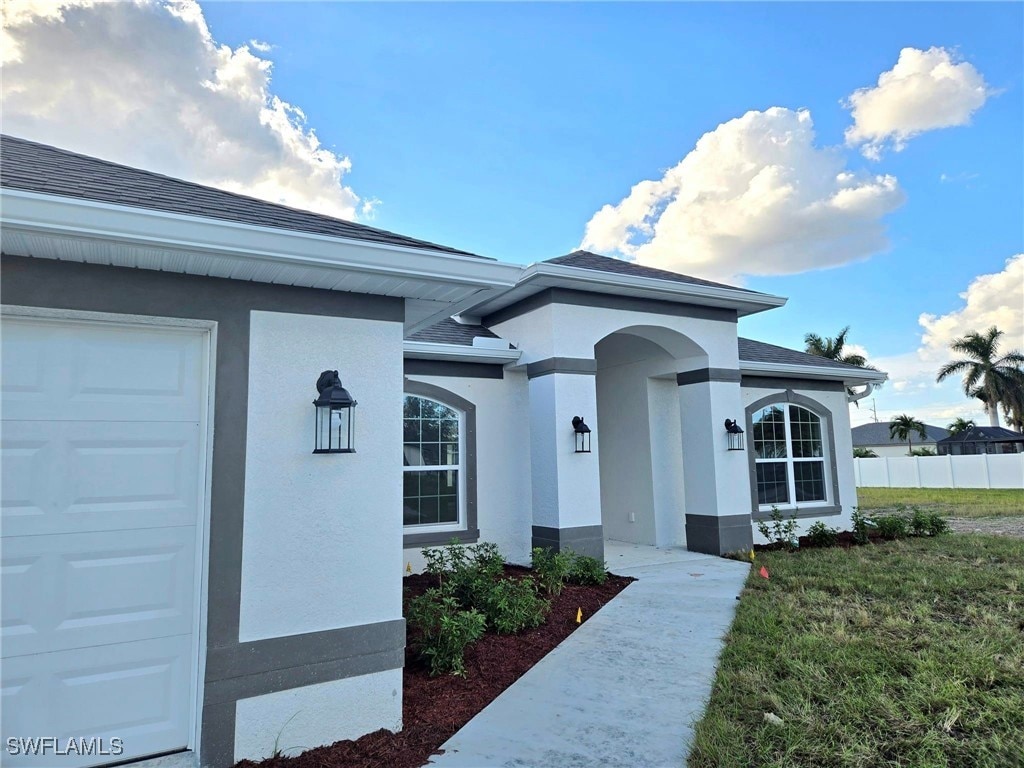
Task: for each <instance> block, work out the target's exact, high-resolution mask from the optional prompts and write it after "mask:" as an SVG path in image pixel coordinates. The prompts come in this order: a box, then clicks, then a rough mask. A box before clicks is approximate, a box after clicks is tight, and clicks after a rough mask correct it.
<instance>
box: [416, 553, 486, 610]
mask: <svg viewBox="0 0 1024 768" xmlns="http://www.w3.org/2000/svg"><path fill="white" fill-rule="evenodd" d="M422 552H423V557H424V559H425V560H426V561H427V563H426V572H427V573H430V574H433V575H435V576H437V577H438V579H439V580H440V584H441V586H442V588H444V589H445V590H446V594H448V595H451V596H452V597H454V598H455V599H456V600H457V601H458V602H459V605H460V606H461V607H462V608H464V609H466V610H468V609H470V608H476V609H477V610H480V611H484V610H486V605H487V601H488V597H489V595H490V593H491V589H492V588H493V587H494V584H495V583H497V581H498V579H500V578H501V577H502V576H503V575H504V572H505V559H504V558H503V557H502V556H501V551H500V550H499V549H498V547H497V545H495V544H491V543H489V542H483V543H480V544H474V545H471V546H463V545H461V544H459V542H458V540H457V539H452V541H451V543H450V544H446V545H445V546H443V547H438V548H436V549H424V550H422Z"/></svg>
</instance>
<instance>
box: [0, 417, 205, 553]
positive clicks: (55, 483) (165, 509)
mask: <svg viewBox="0 0 1024 768" xmlns="http://www.w3.org/2000/svg"><path fill="white" fill-rule="evenodd" d="M199 430H200V427H199V423H198V422H196V423H184V422H170V423H162V424H158V425H156V424H137V423H130V422H120V421H117V422H82V421H78V422H59V421H55V422H32V421H4V429H3V436H2V439H0V462H2V468H0V471H2V473H3V483H4V485H3V506H2V515H3V525H4V535H5V536H30V535H41V534H51V533H70V532H75V531H97V530H107V531H110V530H117V529H134V528H146V527H153V526H168V525H192V524H194V523H195V521H196V519H197V518H198V515H199V505H200V490H201V489H200V488H199V487H198V483H199V478H200V476H201V472H202V467H201V466H200V464H199V461H200V459H199V453H200V450H199V449H200V443H201V435H200V431H199Z"/></svg>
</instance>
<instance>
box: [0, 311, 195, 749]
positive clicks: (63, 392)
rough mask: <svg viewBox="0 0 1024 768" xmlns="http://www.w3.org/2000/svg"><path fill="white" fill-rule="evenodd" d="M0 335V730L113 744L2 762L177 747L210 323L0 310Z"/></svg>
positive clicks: (184, 712)
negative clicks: (114, 748) (170, 324)
mask: <svg viewBox="0 0 1024 768" xmlns="http://www.w3.org/2000/svg"><path fill="white" fill-rule="evenodd" d="M3 334H4V339H3V344H2V345H0V354H2V364H3V369H4V370H3V378H2V383H0V395H2V401H3V402H2V417H3V428H2V432H0V480H2V483H0V491H2V493H0V496H2V499H0V535H2V539H0V575H2V583H0V650H2V652H3V667H2V673H3V674H2V683H0V685H2V731H3V733H2V736H3V738H4V739H7V738H10V737H13V738H19V737H23V738H31V737H37V738H38V737H59V738H61V739H64V740H66V739H68V738H71V737H75V738H77V739H104V740H105V746H107V747H108V748H109V747H110V740H111V739H113V738H115V737H116V738H118V739H121V740H123V743H124V752H123V753H122V754H121V755H118V756H112V755H110V754H102V755H99V754H91V755H80V756H78V755H66V756H59V757H58V756H55V755H54V754H53V753H52V750H51V753H50V754H47V755H39V756H35V757H32V756H29V757H25V756H20V757H14V756H12V755H5V756H4V763H3V764H4V766H5V768H6V766H8V765H11V766H18V765H24V766H34V767H35V768H53V766H54V765H59V766H60V767H61V768H72V766H92V765H102V764H106V763H110V762H115V761H124V760H131V759H138V758H144V757H147V756H150V755H154V754H159V753H161V752H169V751H174V750H179V749H185V748H188V747H189V746H190V734H191V733H192V730H193V727H192V726H193V723H194V720H193V716H194V712H193V710H194V709H195V706H194V704H195V702H194V698H195V685H196V681H195V676H194V672H195V668H196V663H197V657H196V649H195V637H196V634H195V633H196V631H197V626H196V621H197V620H196V600H197V595H196V585H197V582H198V575H199V570H198V569H199V565H198V564H197V560H196V558H197V553H198V551H199V549H198V548H199V538H200V536H199V534H200V531H199V527H198V526H199V521H200V520H201V519H202V515H201V510H202V508H203V506H204V504H205V472H206V456H205V451H204V450H203V449H204V443H205V424H206V422H205V419H206V404H205V403H206V397H207V392H206V365H207V360H206V357H207V345H208V338H209V336H208V333H207V332H206V331H200V330H197V329H187V328H177V329H175V328H161V327H157V326H144V325H130V324H120V325H119V324H116V323H113V322H111V323H100V322H84V321H83V322H74V321H71V320H66V319H65V320H50V319H40V318H12V317H10V316H5V317H4V320H3Z"/></svg>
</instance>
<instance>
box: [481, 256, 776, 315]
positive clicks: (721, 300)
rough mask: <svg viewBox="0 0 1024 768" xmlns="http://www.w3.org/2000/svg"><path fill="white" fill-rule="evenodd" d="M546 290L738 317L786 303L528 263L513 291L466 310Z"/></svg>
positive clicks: (485, 310)
mask: <svg viewBox="0 0 1024 768" xmlns="http://www.w3.org/2000/svg"><path fill="white" fill-rule="evenodd" d="M546 288H568V289H574V290H583V291H594V292H597V293H608V294H613V295H620V296H634V297H642V298H649V299H655V300H658V301H668V302H673V303H679V304H684V303H685V304H698V305H703V306H712V307H721V308H728V309H735V310H736V312H737V315H738V316H739V317H745V316H746V315H751V314H755V313H757V312H764V311H765V310H768V309H775V308H777V307H781V306H783V305H785V303H786V301H787V299H786V298H785V297H783V296H773V295H771V294H766V293H757V292H753V291H745V290H742V289H734V288H719V287H716V286H706V285H696V284H693V283H681V282H676V281H674V280H662V279H658V278H651V277H639V276H636V275H625V274H622V273H619V272H603V271H601V270H596V269H586V268H583V267H571V266H566V265H564V264H551V263H549V262H539V263H537V264H531V265H530V266H528V267H526V269H524V270H523V272H522V276H521V277H520V279H519V281H518V282H517V283H516V286H515V288H514V289H512V290H511V291H505V292H503V293H502V294H499V295H498V296H496V297H495V298H494V299H492V300H489V301H487V302H482V303H480V304H477V305H476V306H474V307H472V308H471V309H470V310H469V311H471V312H472V313H473V314H474V315H481V316H486V315H488V314H490V313H492V312H496V311H497V310H499V309H503V308H504V307H505V306H508V305H510V304H514V303H516V302H518V301H521V300H523V299H525V298H528V297H529V296H531V295H533V294H535V293H539V292H540V291H542V290H545V289H546ZM531 289H532V290H531ZM511 294H514V295H511Z"/></svg>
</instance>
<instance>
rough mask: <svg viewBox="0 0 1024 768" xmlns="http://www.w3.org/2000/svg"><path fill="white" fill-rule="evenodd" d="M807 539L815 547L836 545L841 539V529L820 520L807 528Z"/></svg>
mask: <svg viewBox="0 0 1024 768" xmlns="http://www.w3.org/2000/svg"><path fill="white" fill-rule="evenodd" d="M807 539H808V540H809V541H810V542H811V544H812V546H815V547H834V546H835V545H836V542H837V541H838V540H839V531H837V530H836V529H835V528H829V527H828V526H827V525H825V524H824V523H823V522H821V521H820V520H819V521H818V522H816V523H814V525H812V526H811V527H810V528H808V529H807Z"/></svg>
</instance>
